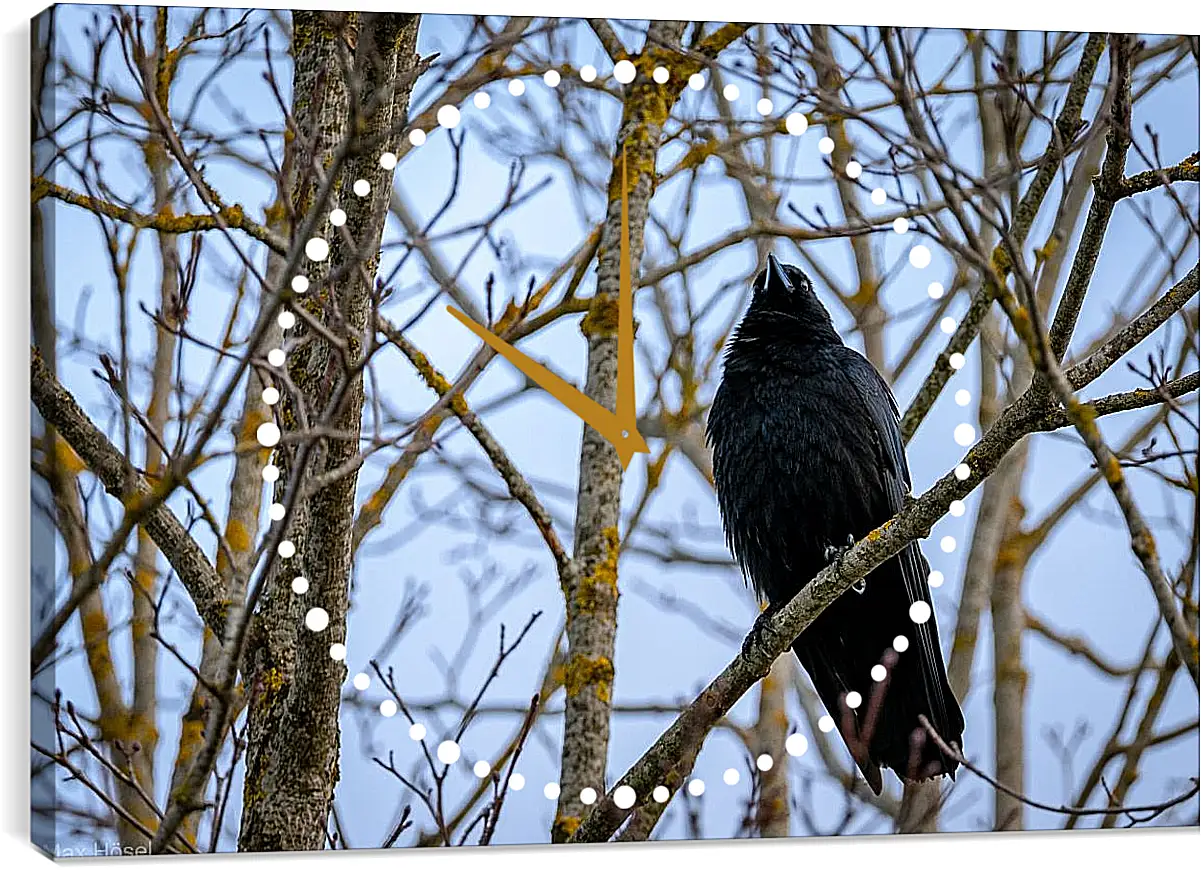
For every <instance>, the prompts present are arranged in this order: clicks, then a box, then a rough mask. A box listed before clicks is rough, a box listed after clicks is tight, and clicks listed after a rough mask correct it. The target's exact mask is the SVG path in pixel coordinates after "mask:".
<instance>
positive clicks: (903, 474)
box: [838, 348, 963, 736]
mask: <svg viewBox="0 0 1201 870" xmlns="http://www.w3.org/2000/svg"><path fill="white" fill-rule="evenodd" d="M840 350H841V351H843V352H842V353H840V357H841V359H840V363H841V364H840V365H839V366H838V371H839V372H840V373H841V374H842V375H843V377H844V378H845V379H846V382H847V387H848V390H850V391H852V392H851V394H852V395H857V396H858V397H859V398H860V399H861V400H862V402H863V405H864V408H865V410H866V412H867V415H868V417H869V419H870V420H871V423H872V428H873V429H874V432H873V433H872V434H873V437H874V441H875V444H876V449H877V455H878V458H879V462H880V469H879V470H880V481H881V483H882V485H883V487H884V492H883V493H881V495H882V496H883V497H884V500H885V502H886V503H887V505H888V507H889V509H890V512H891V513H893V514H895V513H896V512H897V511H899V510H900V509H901V508H902V507H903V506H904V505H905V499H906V497H907V496H908V495H909V491H910V488H911V486H912V484H911V481H910V478H909V464H908V462H907V461H906V460H905V444H904V442H903V441H902V440H901V425H900V412H899V410H898V408H897V403H896V399H895V398H893V395H892V390H890V389H889V388H888V384H887V383H885V381H884V379H883V378H882V377H880V374H879V372H877V371H876V369H875V366H873V365H872V364H871V363H870V362H869V361H868V360H867V359H866V358H865V357H863V356H861V355H860V354H859V353H857V352H856V351H854V350H852V349H851V348H842V349H840ZM896 558H897V561H898V564H899V565H900V568H901V576H902V577H903V579H904V584H905V596H906V599H907V605H912V604H913V603H914V602H916V601H924V602H926V604H927V605H929V606H930V608H931V616H930V618H929V619H928V620H926V621H925V622H924V623H922V624H920V625H917V624H915V625H914V626H913V628H914V634H915V636H916V638H917V641H918V649H919V652H920V654H921V656H922V658H923V660H924V661H925V663H926V669H927V680H926V692H927V700H928V702H929V704H930V708H931V712H932V713H934V717H933V718H934V719H935V720H936V724H937V725H938V726H939V727H940V728H948V729H950V730H955V729H956V725H955V721H954V720H955V719H956V718H958V717H959V716H961V715H962V714H961V713H959V712H958V710H959V707H958V702H957V701H956V700H955V699H954V698H953V697H952V698H948V697H946V695H947V693H948V692H949V686H946V685H945V684H944V678H943V676H942V674H943V673H944V672H945V666H944V664H943V661H942V652H941V649H940V645H939V642H938V634H937V632H938V628H937V625H936V622H935V619H934V616H933V603H932V601H931V596H930V584H929V579H928V578H929V573H930V566H929V563H927V562H926V559H925V557H924V556H923V555H922V551H921V548H920V547H919V546H918V543H917V542H916V541H914V542H912V543H910V544H909V545H908V546H906V547H905V548H904V549H903V550H901V552H899V553H898V554H897V556H896ZM962 727H963V726H962V724H961V723H960V724H959V725H958V728H959V729H962ZM953 736H954V735H953Z"/></svg>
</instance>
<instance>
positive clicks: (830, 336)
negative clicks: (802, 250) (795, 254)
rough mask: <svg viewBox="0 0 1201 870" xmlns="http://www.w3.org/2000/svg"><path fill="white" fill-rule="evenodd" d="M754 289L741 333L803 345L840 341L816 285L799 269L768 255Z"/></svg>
mask: <svg viewBox="0 0 1201 870" xmlns="http://www.w3.org/2000/svg"><path fill="white" fill-rule="evenodd" d="M751 289H752V295H751V304H750V308H748V309H747V313H746V317H745V318H744V319H743V322H742V325H741V327H740V329H739V332H740V333H742V334H744V335H747V334H748V333H749V334H750V335H748V337H750V336H754V337H760V338H766V337H768V336H769V335H770V336H771V337H773V338H783V339H792V340H796V341H801V342H806V341H815V342H826V341H836V342H841V340H842V339H841V338H839V336H838V332H837V331H836V330H835V329H834V324H833V322H832V321H831V320H830V313H829V312H828V311H826V306H824V305H822V303H821V300H820V299H818V298H817V294H816V293H815V292H814V291H813V282H812V281H810V280H809V276H808V275H806V274H805V273H804V272H803V271H801V270H800V269H798V268H797V267H796V266H790V265H785V264H783V263H781V262H780V261H779V260H777V259H776V257H775V255H774V254H768V255H767V265H766V266H765V267H764V268H763V270H762V271H761V272H759V274H758V275H756V276H755V282H754V284H752V285H751Z"/></svg>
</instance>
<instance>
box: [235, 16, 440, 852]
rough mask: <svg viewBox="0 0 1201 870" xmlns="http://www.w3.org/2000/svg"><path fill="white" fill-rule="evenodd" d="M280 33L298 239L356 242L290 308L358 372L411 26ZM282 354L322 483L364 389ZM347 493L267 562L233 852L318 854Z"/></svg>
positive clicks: (324, 347)
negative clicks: (291, 123)
mask: <svg viewBox="0 0 1201 870" xmlns="http://www.w3.org/2000/svg"><path fill="white" fill-rule="evenodd" d="M292 20H293V35H292V39H293V42H292V54H293V58H294V63H295V72H294V76H293V114H294V117H295V122H296V128H297V130H298V131H299V136H298V139H297V141H296V143H295V144H296V150H297V153H296V155H295V158H296V159H295V166H294V173H293V181H294V183H296V182H298V183H296V184H295V186H294V188H293V190H292V206H293V209H294V211H295V213H296V215H297V222H298V223H299V222H300V221H301V220H302V217H303V216H305V215H307V214H308V213H309V211H310V209H311V208H320V209H332V208H333V207H334V206H335V205H337V206H338V207H340V208H341V209H343V210H344V211H345V212H346V214H347V220H346V225H345V230H347V231H348V233H349V237H350V239H351V240H352V244H348V243H347V242H346V241H345V240H344V238H343V235H342V233H340V232H339V233H333V234H331V236H332V237H331V238H330V239H329V243H330V252H329V256H328V257H327V258H326V259H325V260H324V261H321V262H317V263H310V262H307V261H306V262H305V266H304V272H305V274H306V275H307V276H308V277H309V280H310V282H311V284H310V287H311V289H310V291H309V294H308V295H306V296H304V297H303V299H302V300H300V303H299V304H301V305H303V306H304V307H305V309H306V310H307V311H308V312H309V313H310V314H311V315H313V316H314V317H316V318H318V319H320V320H321V321H322V322H323V324H324V325H325V327H326V328H327V329H328V330H330V332H332V333H333V335H334V336H336V337H337V338H338V339H340V340H341V341H342V342H344V343H345V347H346V349H347V351H348V353H349V356H350V359H351V360H358V359H360V357H361V355H363V354H364V353H367V352H368V348H367V344H366V341H367V340H369V339H370V337H371V336H373V335H374V325H373V324H372V323H370V322H369V318H370V317H371V316H372V313H373V304H372V292H373V285H374V281H375V270H376V267H377V264H378V260H379V249H380V239H381V235H382V231H383V226H384V219H385V216H386V212H387V205H388V195H389V191H390V189H391V184H392V172H391V170H384V169H382V168H381V167H380V164H379V155H380V153H381V152H382V151H386V150H392V151H395V150H396V149H395V147H391V148H389V147H388V143H390V142H392V141H393V140H394V134H395V129H396V128H397V127H398V126H399V125H401V124H403V121H404V118H405V116H406V115H407V112H408V98H409V93H410V91H411V89H412V85H413V81H414V79H415V77H416V76H415V73H416V67H417V57H416V55H415V53H414V49H415V47H416V40H417V26H418V20H419V16H417V15H400V14H378V15H377V14H366V13H364V14H362V15H358V14H350V15H342V14H335V13H321V12H308V11H304V12H302V11H296V12H294V13H293V16H292ZM347 66H352V67H353V75H352V80H353V81H355V82H356V88H355V91H354V93H350V92H349V91H348V89H347V87H346V81H345V78H344V76H343V73H342V70H343V69H345V68H346V67H347ZM352 100H356V101H357V102H358V104H359V106H360V108H361V109H363V110H364V112H368V113H369V114H366V115H365V116H360V119H359V120H360V123H359V126H358V127H357V129H355V130H349V129H347V122H348V121H349V120H350V117H351V112H350V108H351V104H352ZM373 101H374V103H375V104H374V105H373ZM347 136H350V137H354V138H357V140H358V143H362V147H360V148H355V147H352V148H351V149H350V151H349V153H348V156H347V158H346V160H345V162H344V163H343V164H342V165H341V166H340V167H339V166H337V165H336V164H335V155H336V153H337V151H338V148H339V146H341V145H342V144H343V142H344V138H345V137H347ZM306 140H307V141H306ZM358 143H354V144H358ZM381 143H383V144H381ZM306 145H307V146H308V147H306ZM314 168H317V169H319V170H320V171H319V172H314ZM331 169H332V170H333V172H334V173H335V183H334V186H333V194H332V196H331V201H329V202H324V203H323V202H317V201H315V198H316V193H317V191H319V190H320V189H321V182H322V177H323V175H324V173H325V172H326V171H328V170H331ZM359 179H363V180H366V181H367V182H368V183H369V184H370V186H371V187H370V192H369V194H368V195H367V196H358V195H356V194H352V193H351V187H352V185H353V184H354V183H355V182H356V181H358V180H359ZM319 225H325V224H324V222H322V223H321V224H319ZM305 241H307V240H305V239H300V240H294V244H301V245H303V244H304V242H305ZM352 245H353V248H354V249H352ZM331 276H332V277H333V278H334V280H333V282H332V283H331V281H330V279H331ZM291 338H292V342H290V343H291V344H296V343H298V342H304V343H303V345H301V346H299V347H297V349H296V350H295V351H293V352H292V353H289V355H288V361H287V367H288V374H289V376H290V378H291V381H292V383H293V384H295V386H296V388H297V390H298V393H299V395H298V396H292V395H289V393H288V392H287V391H284V399H283V401H282V402H281V404H280V408H281V411H280V416H281V419H282V423H283V425H282V427H281V428H282V429H283V430H284V432H285V433H287V432H299V431H303V429H304V428H305V425H304V424H303V421H304V420H305V418H306V417H307V421H308V425H312V424H313V423H314V422H315V421H316V420H320V419H324V421H325V423H324V425H326V426H327V427H329V428H332V429H335V430H337V431H338V432H340V433H342V437H339V438H336V439H334V438H330V439H326V440H325V441H324V443H323V444H322V445H321V449H320V451H319V452H318V454H317V458H316V460H315V461H314V462H312V464H311V466H310V468H309V469H308V470H307V472H306V474H307V475H309V476H312V475H318V474H321V473H323V472H327V471H330V470H331V469H334V468H336V467H338V466H340V465H342V464H343V463H345V462H347V461H348V460H350V459H351V458H352V457H354V456H355V454H356V453H357V451H358V435H359V432H360V429H361V423H362V419H361V418H362V408H363V382H362V378H361V377H360V376H359V374H358V372H357V371H355V372H348V371H347V370H346V366H345V365H343V364H342V360H341V358H340V357H339V349H338V348H337V347H335V346H334V345H333V344H331V343H330V342H329V341H327V340H325V339H323V338H322V337H321V336H320V335H318V334H315V333H314V334H307V335H306V329H305V327H304V325H303V322H301V323H300V324H299V325H298V326H297V327H296V328H295V330H294V331H293V334H292V336H291ZM347 378H349V380H347ZM285 445H286V446H281V448H280V449H277V451H276V455H275V459H274V461H275V464H276V465H278V466H279V467H280V472H281V474H280V478H279V480H278V482H277V483H276V490H275V491H276V496H277V500H278V499H282V497H283V495H284V493H285V492H286V491H287V486H288V481H289V478H290V477H291V476H292V475H293V473H294V470H295V469H294V468H293V464H294V463H295V460H296V456H297V453H298V451H299V449H300V443H298V442H285ZM356 481H357V474H354V473H351V474H346V475H344V476H342V477H341V478H340V479H338V480H337V481H336V482H335V483H333V484H331V485H329V486H327V487H325V488H324V489H322V490H320V491H318V492H316V493H314V494H312V495H310V496H308V497H302V498H299V499H297V500H296V502H295V504H294V506H293V510H292V512H291V516H290V517H288V522H289V526H288V528H289V532H288V540H290V541H291V542H292V543H293V544H294V545H295V548H296V552H295V555H294V556H292V557H291V558H281V559H279V560H277V562H276V568H275V570H274V571H273V576H271V577H270V578H268V581H267V583H268V586H267V588H266V591H265V594H264V596H263V600H262V604H261V607H260V610H259V613H258V614H257V616H256V624H255V626H254V629H253V633H252V636H251V638H250V648H249V649H248V660H249V662H250V676H249V679H248V692H249V703H250V712H249V718H248V731H249V734H248V737H249V741H248V752H247V759H246V765H247V766H246V780H245V785H244V792H243V804H244V809H243V815H242V828H241V833H240V836H239V849H241V850H243V851H278V850H297V849H308V850H313V849H320V848H322V846H323V844H324V840H325V836H326V821H327V817H328V815H329V809H330V804H331V801H332V799H333V793H334V788H335V786H336V785H337V782H338V776H339V767H338V753H339V749H340V743H341V735H340V726H339V718H338V714H339V697H340V691H341V686H342V683H343V681H344V680H345V678H346V666H345V664H343V662H342V661H336V660H334V659H333V658H331V656H330V645H331V644H333V643H345V640H346V611H347V599H348V588H349V583H350V572H351V567H352V564H351V563H352V559H351V528H352V525H353V518H354V496H355V484H356ZM297 576H303V577H305V578H306V579H307V580H308V584H309V586H308V592H307V593H306V594H304V595H303V596H301V595H297V594H295V593H293V591H292V588H291V586H292V581H293V579H294V578H296V577H297ZM312 608H321V609H323V610H324V611H325V612H326V614H328V617H329V621H328V627H327V628H325V629H324V630H322V631H310V630H309V629H308V628H307V627H306V626H305V621H304V620H305V614H306V613H308V612H309V611H310V610H311V609H312Z"/></svg>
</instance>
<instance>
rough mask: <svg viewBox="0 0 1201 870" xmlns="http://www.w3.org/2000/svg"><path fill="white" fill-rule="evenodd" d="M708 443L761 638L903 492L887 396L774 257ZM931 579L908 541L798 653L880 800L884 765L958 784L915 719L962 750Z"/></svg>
mask: <svg viewBox="0 0 1201 870" xmlns="http://www.w3.org/2000/svg"><path fill="white" fill-rule="evenodd" d="M707 437H708V440H709V444H710V445H711V446H712V448H713V478H714V483H715V486H716V489H717V500H718V506H719V507H720V509H721V515H722V523H723V525H724V527H725V533H726V541H727V543H728V545H729V547H730V549H731V551H732V552H733V554H734V557H735V558H736V559H737V561H738V564H739V565H740V567H741V568H742V571H743V573H744V574H745V575H746V577H748V578H749V579H750V582H751V584H752V585H753V586H754V589H755V591H756V593H758V595H759V596H760V598H761V599H766V601H767V610H766V611H765V615H764V616H761V617H760V621H759V622H758V623H756V626H757V630H761V629H762V626H763V625H765V622H764V621H763V620H764V619H766V618H770V615H771V614H772V613H774V612H775V611H776V610H778V609H779V608H781V607H783V606H784V605H785V604H787V603H788V602H789V601H790V600H791V599H792V598H793V596H795V595H796V594H797V593H798V592H800V590H801V588H802V587H803V586H804V585H805V584H806V583H808V582H809V581H810V580H811V579H812V578H813V577H815V576H816V575H817V574H818V573H819V572H820V571H821V570H822V569H823V568H825V567H826V566H827V565H829V564H830V563H831V561H832V560H834V559H837V558H839V557H840V555H841V554H842V553H843V552H845V551H846V549H847V547H848V546H849V545H850V544H852V543H854V541H855V540H857V539H859V538H862V537H863V536H864V535H866V534H867V533H868V532H870V531H871V530H872V529H874V528H876V527H877V526H879V525H880V524H882V523H883V522H884V521H885V520H887V519H889V518H890V517H892V516H893V515H894V514H895V513H896V512H897V511H898V510H900V509H901V508H902V507H903V506H904V504H905V501H906V499H907V498H909V497H910V496H909V491H910V486H911V484H910V480H909V467H908V463H907V462H906V461H905V447H904V444H903V443H902V441H901V431H900V426H899V416H898V413H897V405H896V400H895V399H894V398H893V396H892V392H891V390H889V388H888V385H887V384H886V383H885V381H884V379H883V378H882V377H880V374H879V373H878V372H877V371H876V369H875V367H874V366H872V364H871V363H870V362H868V360H867V359H866V358H864V357H863V356H861V355H860V354H859V353H857V352H856V351H854V350H852V349H851V348H849V347H847V346H846V345H845V344H843V342H842V339H841V338H840V337H839V335H838V333H837V332H836V331H835V329H834V325H833V323H832V322H831V320H830V315H829V313H828V312H827V311H826V309H825V307H824V306H823V305H822V303H821V302H820V301H819V300H818V298H817V295H816V294H815V293H814V292H813V285H812V283H811V282H810V280H809V278H808V277H807V276H806V275H805V273H804V272H802V271H801V270H800V269H798V268H796V267H794V266H782V265H781V264H780V263H779V262H778V261H777V260H776V258H775V257H774V256H769V257H768V260H767V268H766V269H764V270H763V271H762V272H760V273H759V275H758V276H757V277H756V278H755V283H754V286H753V296H752V299H751V303H750V306H749V308H748V309H747V312H746V315H745V316H744V317H743V319H742V322H741V323H740V324H739V325H738V328H737V330H736V331H735V332H734V336H733V338H732V339H731V340H730V343H729V347H728V348H727V349H726V355H725V368H724V372H723V375H722V381H721V385H720V386H719V387H718V389H717V394H716V396H715V397H714V400H713V407H712V408H711V409H710V410H709V422H708V429H707ZM929 572H930V566H929V565H928V564H927V562H926V559H925V557H923V556H922V552H921V550H920V549H919V547H918V545H917V543H916V542H914V543H911V544H909V545H908V546H907V547H905V549H903V550H901V552H900V553H898V554H897V555H896V556H894V557H893V558H891V559H889V560H888V561H887V562H884V563H883V564H882V565H880V566H879V567H878V568H876V570H874V571H873V572H871V574H869V575H868V576H867V577H866V578H865V579H864V580H863V581H861V582H860V583H859V584H856V586H855V587H853V589H852V590H851V591H848V592H846V593H845V594H844V595H842V596H841V597H840V598H839V599H838V600H837V601H835V602H834V603H833V604H831V605H830V606H829V607H828V608H827V609H826V610H825V611H824V612H823V613H822V614H821V615H820V616H819V617H818V618H817V619H816V620H815V621H814V622H813V624H812V625H810V626H809V628H807V629H806V630H805V631H804V632H802V634H801V636H800V637H799V638H797V640H796V642H795V643H793V645H792V649H793V652H794V653H796V657H797V658H798V659H799V660H800V662H801V664H802V665H804V667H805V670H806V671H807V672H808V674H809V676H810V678H811V679H812V680H813V685H814V688H816V690H817V694H818V695H819V696H820V697H821V699H822V703H823V704H825V707H826V710H827V712H828V713H829V715H830V716H831V717H832V718H833V719H834V721H835V723H836V724H837V726H838V728H839V730H840V732H841V733H842V735H843V739H844V740H845V741H846V743H847V746H848V748H850V749H851V753H852V755H853V756H854V757H855V762H856V764H857V765H858V766H859V769H860V770H861V771H862V772H863V775H864V777H865V778H866V779H867V781H868V784H869V785H870V786H871V787H872V790H873V791H874V792H875V793H876V794H879V793H880V789H881V787H882V782H881V778H880V768H881V767H889V768H892V769H893V770H894V771H895V772H896V773H897V775H898V776H900V777H901V778H902V779H905V780H922V779H929V778H932V777H935V776H939V775H941V774H949V775H950V776H951V777H952V779H953V778H954V776H955V769H956V767H958V763H957V762H956V761H955V760H954V759H953V758H949V757H947V756H945V755H944V754H943V753H942V752H941V751H940V750H939V749H938V747H937V745H935V744H934V742H933V741H932V740H928V739H926V738H927V735H926V733H925V731H924V729H923V728H922V727H921V725H920V723H919V722H918V715H919V714H925V715H926V717H927V718H928V719H929V720H930V723H931V724H932V725H933V726H934V728H935V730H937V731H938V733H939V734H940V735H941V736H942V737H943V739H944V740H946V741H947V742H948V743H954V744H956V745H957V746H959V747H962V745H963V712H962V711H961V710H960V709H959V703H958V702H957V701H956V700H955V696H954V694H953V693H952V691H951V687H950V684H949V683H948V682H947V673H946V668H945V667H944V665H943V660H942V652H941V650H940V649H939V643H938V628H937V626H936V625H935V621H934V614H933V610H932V609H931V608H930V588H929V585H928V583H927V576H928V575H929ZM915 602H924V603H925V606H924V607H923V606H922V605H921V604H919V605H917V606H916V607H914V604H915ZM877 666H880V667H884V666H890V667H889V668H888V671H889V672H888V673H887V683H886V684H884V685H885V686H886V688H884V690H883V692H882V702H881V701H880V700H877V702H876V704H872V703H870V699H871V698H872V697H873V689H878V688H880V686H881V684H880V683H879V681H878V680H877V679H876V678H877V677H880V676H881V675H883V674H884V673H885V671H883V670H880V668H879V667H877ZM873 669H875V672H874V673H873ZM856 696H857V697H856ZM877 697H878V698H879V695H877ZM848 700H849V703H848ZM873 707H876V709H875V710H874V711H872V712H871V714H870V715H869V710H871V709H872V708H873ZM852 708H853V709H852Z"/></svg>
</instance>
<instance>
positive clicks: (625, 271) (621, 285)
mask: <svg viewBox="0 0 1201 870" xmlns="http://www.w3.org/2000/svg"><path fill="white" fill-rule="evenodd" d="M631 271H632V270H631V267H630V208H629V194H628V191H627V189H626V149H625V146H624V145H623V146H622V151H621V249H620V260H619V265H618V287H617V401H616V403H615V405H616V408H617V410H616V411H610V410H609V409H608V408H606V407H605V406H603V405H601V404H600V403H599V402H597V401H596V400H595V399H590V398H588V397H587V396H585V395H584V394H583V393H581V392H580V391H579V390H577V389H576V388H575V387H573V386H572V385H571V384H569V383H567V381H565V380H563V379H562V378H561V377H559V376H558V375H556V374H555V373H554V372H552V371H551V370H550V369H548V368H546V366H543V365H540V364H538V363H536V362H534V361H533V360H532V359H530V358H529V357H528V356H526V355H525V354H524V353H522V352H521V351H519V350H518V349H517V348H515V347H513V345H511V344H509V343H508V342H507V341H505V340H504V339H502V338H501V337H500V336H498V335H496V334H495V333H494V332H492V331H491V330H489V329H485V328H484V327H482V326H480V325H479V324H478V323H476V322H475V321H474V320H472V319H471V318H470V317H468V316H467V315H466V314H464V313H463V312H462V311H459V310H457V309H455V308H452V307H451V306H449V305H448V306H446V310H447V311H449V312H450V313H451V314H452V315H453V316H454V318H455V319H456V320H458V321H459V322H460V323H462V324H463V325H464V326H466V327H467V328H468V329H470V330H471V331H472V332H474V333H475V334H476V335H477V336H478V337H479V338H480V340H481V341H483V342H484V343H485V344H486V345H488V346H489V347H490V348H492V349H493V350H494V351H496V352H497V353H498V354H500V355H501V356H503V357H504V358H505V359H507V360H508V361H509V362H510V363H512V364H513V365H514V366H515V367H516V368H517V370H518V371H520V372H521V373H522V374H524V375H525V376H526V377H528V378H529V379H530V380H532V381H533V382H534V383H536V384H537V385H538V386H540V387H542V389H544V390H546V391H547V392H548V393H550V394H551V395H552V396H554V397H555V398H556V399H558V400H559V401H560V402H562V403H563V405H564V406H566V407H567V409H568V410H569V411H571V412H572V413H573V414H575V415H576V416H577V417H579V418H580V419H581V420H583V421H584V422H585V423H587V424H588V425H589V426H591V427H592V428H593V429H595V430H596V431H597V432H599V433H600V434H601V436H602V437H603V438H604V439H605V440H606V441H608V442H609V443H610V444H612V445H613V446H614V447H615V448H616V449H617V457H618V459H619V460H620V461H621V467H622V468H629V467H630V460H631V459H633V458H634V454H635V453H650V452H651V449H650V447H648V446H647V443H646V439H644V438H643V437H642V436H641V435H640V434H638V429H637V426H636V424H637V423H638V411H637V393H636V391H635V388H634V290H633V286H632V281H631V277H630V272H631Z"/></svg>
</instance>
